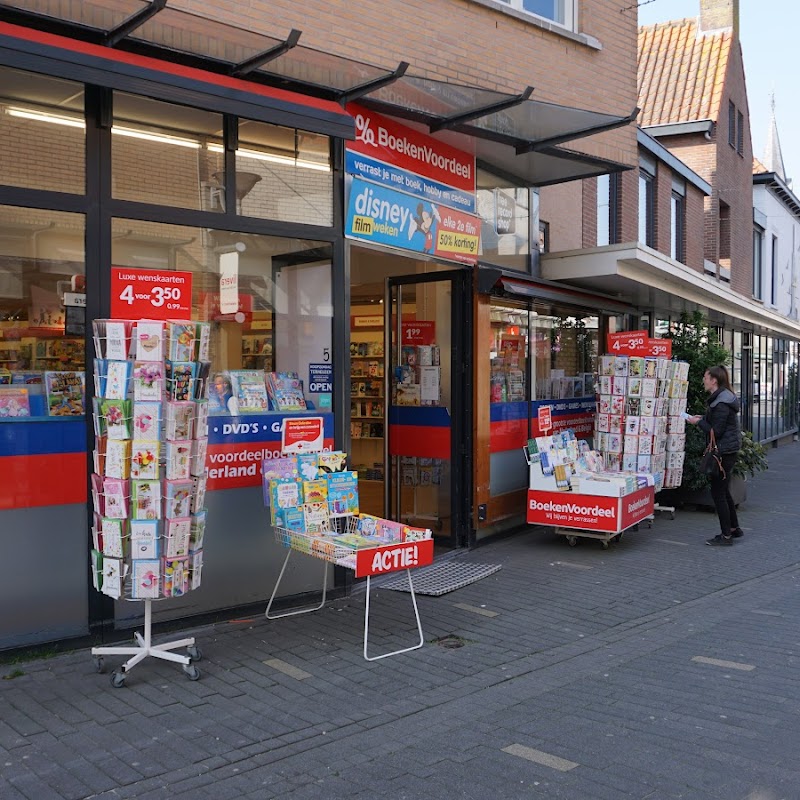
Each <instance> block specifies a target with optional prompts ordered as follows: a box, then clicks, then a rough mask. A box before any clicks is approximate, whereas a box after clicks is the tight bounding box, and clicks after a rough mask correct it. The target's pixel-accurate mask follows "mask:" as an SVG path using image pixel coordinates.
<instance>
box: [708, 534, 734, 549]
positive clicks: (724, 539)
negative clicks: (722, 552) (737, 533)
mask: <svg viewBox="0 0 800 800" xmlns="http://www.w3.org/2000/svg"><path fill="white" fill-rule="evenodd" d="M706 544H707V545H710V546H711V547H717V546H723V547H730V546H731V545H732V544H733V536H723V535H722V534H721V533H718V534H717V535H716V536H715V537H714V538H713V539H706Z"/></svg>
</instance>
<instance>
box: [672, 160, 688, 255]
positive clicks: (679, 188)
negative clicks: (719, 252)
mask: <svg viewBox="0 0 800 800" xmlns="http://www.w3.org/2000/svg"><path fill="white" fill-rule="evenodd" d="M669 216H670V247H669V254H670V257H671V258H674V259H675V260H676V261H680V262H685V260H686V247H685V230H686V225H685V220H686V181H684V180H683V179H682V178H678V177H676V176H673V177H672V196H671V197H670V204H669Z"/></svg>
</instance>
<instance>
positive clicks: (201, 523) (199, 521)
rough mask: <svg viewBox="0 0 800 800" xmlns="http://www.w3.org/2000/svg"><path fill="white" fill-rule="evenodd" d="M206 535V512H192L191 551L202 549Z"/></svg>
mask: <svg viewBox="0 0 800 800" xmlns="http://www.w3.org/2000/svg"><path fill="white" fill-rule="evenodd" d="M205 535H206V512H205V511H200V512H198V513H197V514H192V525H191V532H190V535H189V552H194V551H195V550H200V549H202V547H203V539H204V537H205Z"/></svg>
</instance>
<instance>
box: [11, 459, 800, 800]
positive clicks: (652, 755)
mask: <svg viewBox="0 0 800 800" xmlns="http://www.w3.org/2000/svg"><path fill="white" fill-rule="evenodd" d="M769 462H770V469H769V471H768V472H766V473H762V474H760V475H758V476H756V477H755V478H754V479H752V480H751V481H750V482H749V489H748V499H747V502H746V503H745V504H744V505H743V506H742V510H741V513H740V521H741V524H742V527H743V528H744V531H745V536H744V538H742V539H739V540H737V541H736V542H735V544H734V546H733V547H725V548H723V547H706V546H705V545H704V542H705V540H706V539H707V538H709V537H710V536H713V535H714V534H715V533H717V532H718V527H717V522H716V517H715V515H714V514H713V513H709V512H703V511H694V510H678V512H677V513H676V515H675V519H674V520H672V519H670V518H669V515H660V516H658V517H657V518H656V519H655V521H654V523H653V527H652V528H650V529H648V528H647V527H646V526H644V525H643V526H642V527H641V528H640V530H638V531H630V532H628V533H627V534H625V536H624V537H623V539H622V541H621V542H619V543H618V544H615V545H612V546H611V547H610V549H608V550H603V549H602V547H601V546H600V543H599V542H597V541H591V540H583V541H581V542H579V544H578V545H577V546H576V547H569V546H568V544H567V543H566V541H565V540H564V539H563V538H559V537H557V536H555V535H554V534H553V532H552V530H549V529H543V528H537V529H529V530H527V531H524V532H522V533H520V534H518V535H516V536H513V537H509V538H505V539H500V540H496V541H493V542H490V543H489V544H486V545H484V546H481V547H479V548H477V549H475V550H472V551H470V552H461V553H457V554H454V555H447V556H445V557H444V558H442V559H441V563H453V564H460V563H463V562H473V563H476V564H490V565H501V569H500V570H499V571H497V572H495V573H494V574H492V575H490V576H489V577H486V578H483V579H482V580H479V581H477V582H475V583H472V584H470V585H468V586H465V587H463V588H460V589H458V590H456V591H453V592H450V593H447V594H444V595H441V596H439V597H432V596H418V602H419V610H420V616H421V620H422V625H423V629H424V638H425V644H424V646H423V647H422V648H420V649H417V650H414V651H412V652H408V653H404V654H402V655H397V656H393V657H391V658H386V659H383V660H379V661H373V662H368V661H366V660H364V658H363V655H362V638H363V624H364V606H365V594H364V592H363V589H362V588H361V587H359V588H357V590H356V591H354V592H353V593H352V594H351V596H349V597H345V598H339V599H335V600H332V601H330V602H329V603H328V605H327V606H326V607H324V608H323V609H322V610H320V611H317V612H315V613H311V614H306V615H302V616H295V617H287V618H284V619H279V620H266V619H265V618H264V617H263V614H258V615H256V616H253V617H252V618H247V619H237V620H233V621H226V622H220V623H216V624H214V625H207V626H203V627H199V628H195V629H193V630H191V631H189V632H188V633H190V634H191V635H194V636H195V637H196V638H197V643H198V645H199V647H200V648H201V650H202V653H203V658H202V661H201V662H200V664H199V666H200V668H201V670H202V677H201V679H200V680H198V681H190V680H187V677H186V676H185V675H184V674H183V672H182V670H181V668H180V666H177V665H173V664H169V663H166V662H160V661H155V660H153V659H148V660H147V661H145V662H143V663H142V664H140V665H138V666H137V667H135V669H134V670H133V671H132V672H131V673H130V675H129V676H128V678H127V681H126V684H125V686H124V687H122V688H118V689H115V688H113V687H112V686H111V683H110V680H109V675H108V674H105V675H102V674H97V673H96V671H95V666H94V663H93V660H92V658H91V655H90V653H89V651H88V650H80V651H75V652H69V653H63V654H60V655H56V656H53V657H51V658H40V659H36V660H32V661H29V662H24V663H14V664H9V663H6V664H3V665H1V666H0V677H2V678H3V680H0V800H23V799H26V800H65V799H70V798H71V799H72V800H78V799H79V798H80V799H81V800H83V798H103V799H104V800H111V798H142V799H145V798H146V800H162V799H164V800H166V799H167V798H175V800H178V799H179V798H180V799H181V800H206V799H208V800H229V799H230V800H234V799H235V800H239V798H247V799H248V800H256V799H258V800H266V799H268V798H290V799H291V800H317V799H320V800H322V799H324V800H338V799H339V798H348V800H376V799H377V798H393V799H395V800H401V799H402V798H406V799H407V800H449V798H474V800H487V798H491V800H505V799H506V798H508V799H509V800H511V799H514V798H543V799H546V798H565V799H568V800H595V799H597V800H618V798H638V799H640V800H645V798H647V800H666V798H691V799H692V800H711V799H712V798H724V800H797V799H798V798H800V675H799V674H798V672H797V666H798V664H799V663H800V626H798V619H800V548H799V547H798V537H800V507H798V488H797V487H798V475H800V445H798V444H790V445H786V446H783V447H780V448H777V449H775V450H771V451H770V455H769ZM371 609H372V611H371V613H372V615H373V618H372V622H371V633H370V650H371V652H373V653H379V652H383V651H384V650H387V649H398V648H402V647H405V646H409V645H411V644H413V643H414V639H415V636H416V630H415V627H414V622H413V612H412V608H411V598H410V595H409V594H408V593H406V592H400V591H391V590H389V589H386V588H380V582H378V588H377V589H376V585H375V584H373V592H372V606H371ZM182 635H183V632H181V634H170V635H162V637H161V638H164V639H166V640H169V639H170V638H172V639H174V638H179V637H180V636H182ZM445 645H456V646H455V647H453V646H445ZM122 660H123V658H122V657H111V656H109V657H107V658H106V661H107V664H108V666H109V667H110V669H113V668H114V667H116V666H117V665H118V664H119V663H121V662H122Z"/></svg>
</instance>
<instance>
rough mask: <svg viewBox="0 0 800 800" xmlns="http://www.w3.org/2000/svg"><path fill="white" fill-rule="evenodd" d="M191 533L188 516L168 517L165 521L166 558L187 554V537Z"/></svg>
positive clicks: (190, 523) (190, 522) (190, 521)
mask: <svg viewBox="0 0 800 800" xmlns="http://www.w3.org/2000/svg"><path fill="white" fill-rule="evenodd" d="M191 533H192V520H191V518H190V517H184V518H182V519H168V520H167V522H166V543H165V545H164V554H165V555H166V556H167V558H177V557H179V556H185V555H188V554H189V539H190V537H191Z"/></svg>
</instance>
